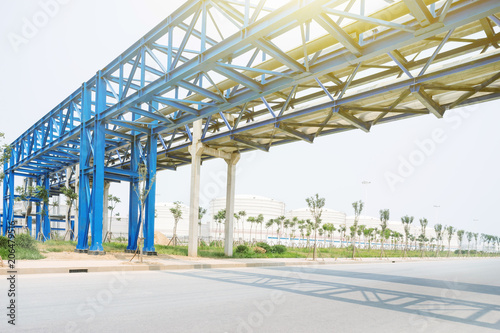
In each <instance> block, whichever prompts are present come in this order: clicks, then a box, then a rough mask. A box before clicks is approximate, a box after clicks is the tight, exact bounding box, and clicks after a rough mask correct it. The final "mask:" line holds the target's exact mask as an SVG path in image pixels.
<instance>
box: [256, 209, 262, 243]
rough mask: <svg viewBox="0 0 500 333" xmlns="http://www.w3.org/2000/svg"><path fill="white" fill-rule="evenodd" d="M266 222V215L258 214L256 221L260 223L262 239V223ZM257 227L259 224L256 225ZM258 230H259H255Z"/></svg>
mask: <svg viewBox="0 0 500 333" xmlns="http://www.w3.org/2000/svg"><path fill="white" fill-rule="evenodd" d="M263 222H264V215H262V214H259V215H257V218H256V219H255V223H257V224H260V238H261V240H262V223H263ZM255 228H257V226H255ZM255 232H257V231H255Z"/></svg>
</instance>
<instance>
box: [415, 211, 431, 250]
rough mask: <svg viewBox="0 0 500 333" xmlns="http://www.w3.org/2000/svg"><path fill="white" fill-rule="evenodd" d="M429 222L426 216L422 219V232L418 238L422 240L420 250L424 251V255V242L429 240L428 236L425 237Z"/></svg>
mask: <svg viewBox="0 0 500 333" xmlns="http://www.w3.org/2000/svg"><path fill="white" fill-rule="evenodd" d="M428 224H429V221H427V219H426V218H425V217H424V218H421V219H420V228H421V233H420V236H419V238H418V240H419V242H420V251H422V257H423V256H424V244H425V242H426V241H427V238H426V237H425V230H426V229H427V225H428Z"/></svg>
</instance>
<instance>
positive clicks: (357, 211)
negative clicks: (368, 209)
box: [351, 200, 363, 259]
mask: <svg viewBox="0 0 500 333" xmlns="http://www.w3.org/2000/svg"><path fill="white" fill-rule="evenodd" d="M352 208H354V224H353V226H352V227H351V238H352V259H354V254H355V253H356V232H357V229H358V222H359V216H360V215H361V212H362V211H363V201H361V200H359V201H356V202H353V203H352Z"/></svg>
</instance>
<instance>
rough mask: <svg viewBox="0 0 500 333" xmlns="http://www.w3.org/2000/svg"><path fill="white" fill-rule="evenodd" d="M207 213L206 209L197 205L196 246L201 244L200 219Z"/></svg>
mask: <svg viewBox="0 0 500 333" xmlns="http://www.w3.org/2000/svg"><path fill="white" fill-rule="evenodd" d="M206 213H207V209H206V208H203V207H201V206H199V207H198V228H199V229H198V246H199V245H200V244H201V220H202V219H203V216H205V214H206Z"/></svg>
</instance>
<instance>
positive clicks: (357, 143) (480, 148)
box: [0, 0, 500, 235]
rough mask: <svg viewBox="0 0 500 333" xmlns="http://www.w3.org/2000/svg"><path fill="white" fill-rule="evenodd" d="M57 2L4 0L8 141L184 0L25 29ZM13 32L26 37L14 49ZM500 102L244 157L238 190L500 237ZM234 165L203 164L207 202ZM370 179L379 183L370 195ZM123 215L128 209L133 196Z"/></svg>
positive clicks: (95, 7) (121, 4)
mask: <svg viewBox="0 0 500 333" xmlns="http://www.w3.org/2000/svg"><path fill="white" fill-rule="evenodd" d="M51 2H53V1H50V0H42V1H41V2H39V1H29V0H23V1H1V2H0V15H1V19H0V36H1V39H0V51H1V52H0V57H1V58H0V73H1V74H2V78H1V80H0V99H1V101H2V103H1V108H0V113H1V116H2V117H1V122H0V131H3V132H5V133H6V136H7V141H8V142H11V141H13V140H14V139H15V138H17V137H18V136H19V135H20V134H22V133H23V132H24V131H25V130H27V129H28V128H29V127H30V126H31V125H33V124H34V123H35V122H36V121H37V120H38V119H40V118H41V117H42V116H43V115H45V114H46V113H47V112H49V111H50V110H51V109H52V108H53V107H54V106H56V105H57V104H58V103H59V102H61V101H62V100H63V99H64V98H66V97H67V96H68V95H69V94H70V93H72V92H73V91H74V90H75V89H76V88H78V87H79V86H80V85H81V84H82V82H83V81H85V80H87V79H89V78H90V77H91V76H92V75H93V74H94V73H95V72H96V71H97V70H98V69H100V68H102V67H104V66H105V65H106V64H108V63H109V62H110V61H111V60H112V59H114V58H115V57H116V56H118V55H119V54H120V53H121V52H122V51H124V50H125V49H126V48H127V47H128V46H130V45H131V44H132V43H133V42H135V41H136V40H137V39H139V38H140V37H142V35H144V34H145V33H146V32H147V31H149V30H150V29H151V28H152V27H153V26H155V25H156V24H157V23H159V22H160V21H161V20H162V19H164V18H165V17H166V16H168V15H169V13H171V12H172V11H173V10H174V9H175V8H177V7H178V6H179V5H180V4H181V3H182V1H177V0H175V1H172V0H169V1H152V0H141V1H137V0H136V1H132V0H120V1H118V0H106V1H97V0H86V1H82V0H65V1H62V0H60V1H59V2H57V3H58V4H59V5H58V8H56V7H47V8H49V9H52V13H53V17H51V18H50V19H49V20H47V22H43V21H41V22H42V23H44V24H41V27H40V28H38V29H37V30H32V31H30V30H29V29H28V30H26V31H25V32H24V35H23V28H24V29H27V28H26V25H27V23H26V22H33V20H34V19H37V17H38V16H40V12H41V11H42V5H41V4H40V3H51ZM63 2H64V3H65V4H61V3H63ZM40 18H42V17H41V16H40V17H38V19H40ZM28 25H29V24H28ZM13 34H16V35H17V36H21V37H23V36H28V37H27V38H25V39H24V40H22V44H19V45H17V46H14V44H15V43H13V42H12V39H13V38H15V37H13V36H14V35H13ZM23 38H24V37H23ZM16 41H17V42H19V39H16ZM499 105H500V101H499V102H491V103H487V104H483V105H478V106H472V107H468V108H465V109H462V110H454V111H449V112H448V113H447V114H446V116H445V117H444V119H436V118H435V117H434V116H431V115H427V116H422V117H417V118H413V119H408V120H404V121H399V122H395V123H390V124H385V125H380V126H375V127H374V128H373V129H372V131H371V133H369V134H366V133H364V132H361V131H350V132H347V133H343V134H336V135H332V136H327V137H322V138H318V139H317V140H316V142H315V143H314V144H312V145H311V144H306V143H302V142H301V143H294V144H289V145H286V146H282V147H277V148H272V149H271V151H270V152H269V153H263V152H255V153H249V154H245V155H243V158H242V160H241V161H240V162H239V164H238V176H237V181H236V193H237V194H256V195H263V196H267V197H271V198H274V199H277V200H282V201H284V202H285V203H286V205H287V210H288V209H295V208H301V207H303V206H305V200H304V199H305V198H306V197H308V196H311V195H313V194H315V193H319V194H320V195H321V196H323V197H325V198H326V206H327V207H328V208H331V209H336V210H340V211H344V212H346V213H347V214H348V215H351V214H352V207H351V203H352V202H354V201H356V200H359V199H363V200H365V199H366V200H367V206H366V209H365V212H364V213H363V215H372V216H378V211H379V209H382V208H389V209H390V210H391V219H392V220H399V218H400V217H401V216H403V215H406V214H409V215H413V216H415V218H416V221H417V219H418V218H420V217H427V218H428V219H429V221H430V225H432V224H434V223H436V219H437V218H439V220H440V222H442V223H445V224H452V225H454V226H455V227H457V228H464V229H466V230H471V231H476V232H484V233H491V234H497V235H499V234H500V223H499V218H498V215H497V214H498V212H497V207H498V201H499V199H500V195H499V193H498V192H499V188H500V178H499V177H498V170H500V157H499V152H498V150H499V147H500V145H499V143H500V133H498V131H497V127H496V126H497V124H499V123H500V113H499V112H498V108H499ZM431 140H432V141H431ZM431 142H432V143H431ZM409 160H411V161H412V162H404V161H409ZM225 172H226V167H225V162H223V161H210V162H206V163H205V164H204V165H203V167H202V185H201V188H202V197H201V201H202V203H203V204H204V205H205V206H208V201H209V200H210V199H212V198H214V197H219V196H224V193H225ZM396 175H397V176H398V177H400V178H394V177H395V176H396ZM388 177H392V178H391V179H392V182H391V181H388V180H387V178H388ZM189 179H190V169H189V167H183V168H180V169H179V170H178V171H176V172H172V171H164V172H161V173H159V175H158V190H157V201H158V202H165V201H176V200H180V201H183V202H184V203H188V202H189ZM362 181H369V182H371V184H369V185H365V186H364V187H365V189H366V191H365V189H364V188H363V185H362V184H361V182H362ZM127 188H128V185H113V186H112V188H111V192H113V194H115V195H118V196H119V197H121V198H122V200H123V201H125V202H126V201H127V195H128V190H127ZM434 206H440V208H435V207H434ZM119 210H120V211H121V212H122V214H124V213H126V211H127V209H126V205H125V203H124V204H122V205H121V207H120V208H119Z"/></svg>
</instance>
